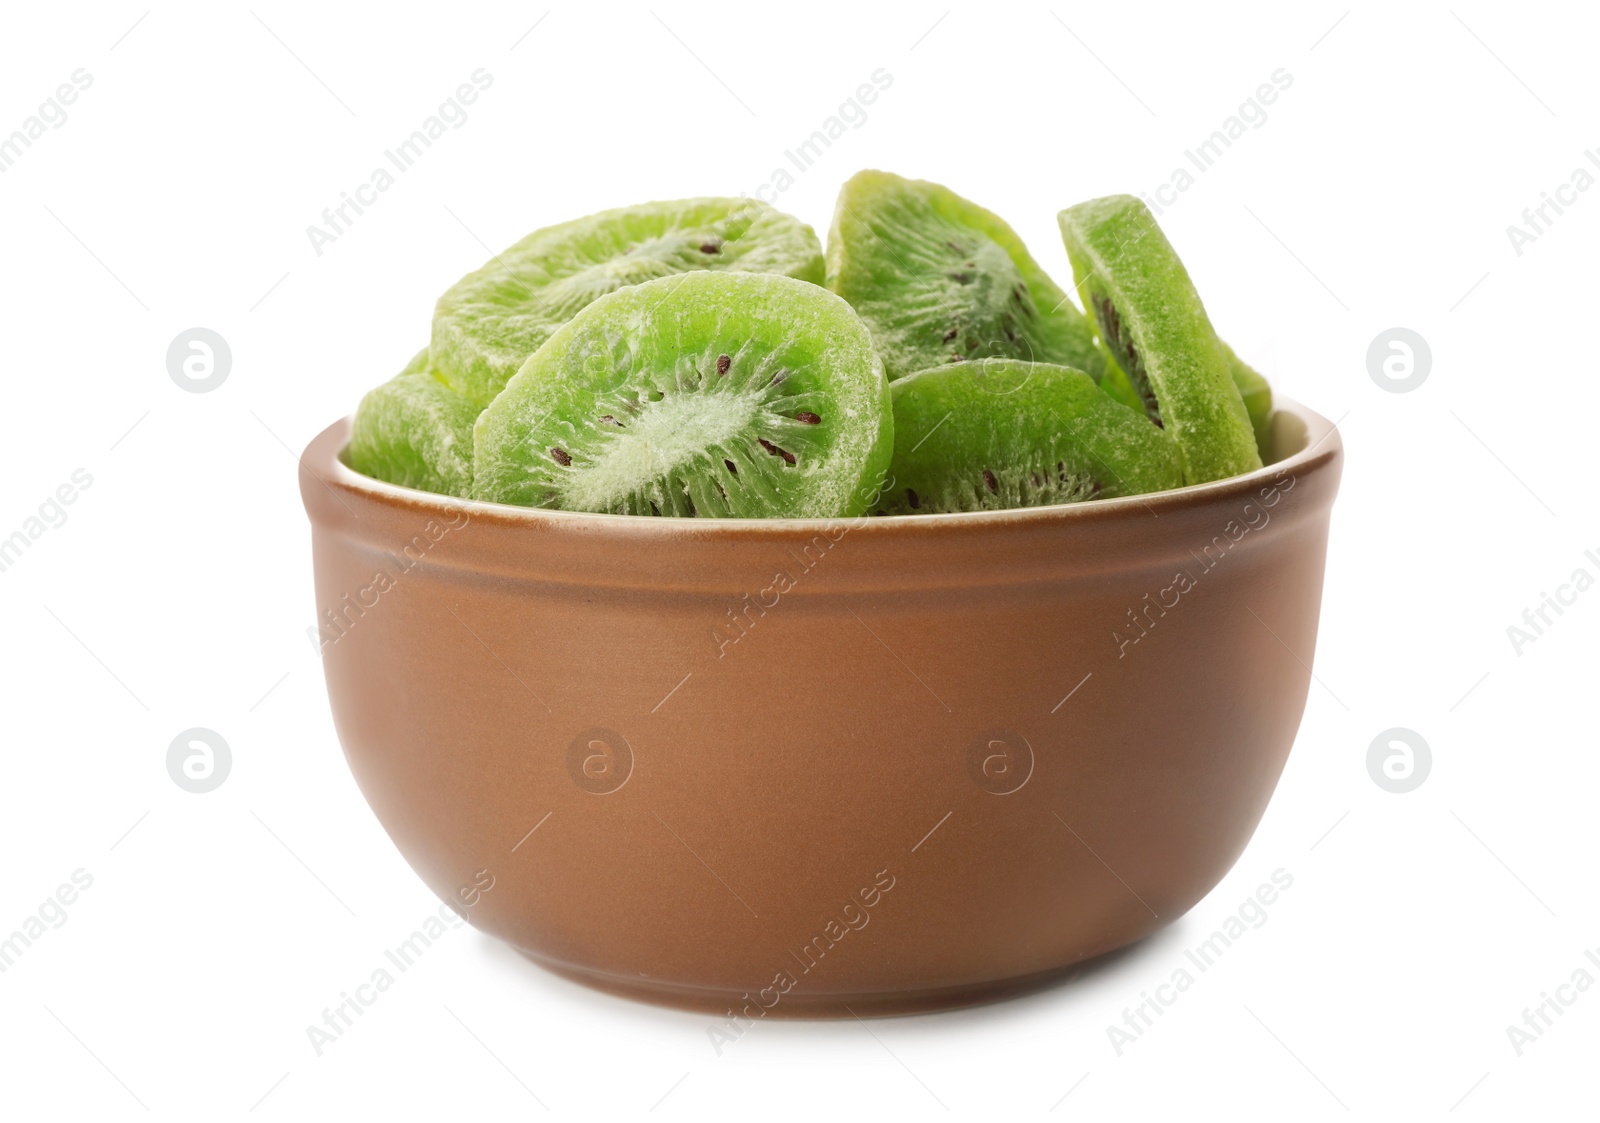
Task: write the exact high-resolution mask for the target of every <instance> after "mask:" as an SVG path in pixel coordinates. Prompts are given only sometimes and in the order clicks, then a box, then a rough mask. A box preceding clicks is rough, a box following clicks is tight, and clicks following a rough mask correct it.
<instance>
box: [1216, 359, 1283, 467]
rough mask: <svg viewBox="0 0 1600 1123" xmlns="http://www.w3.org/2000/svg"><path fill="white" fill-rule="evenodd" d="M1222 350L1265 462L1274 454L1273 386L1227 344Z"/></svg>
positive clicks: (1257, 449) (1257, 448) (1257, 447)
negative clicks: (1226, 356)
mask: <svg viewBox="0 0 1600 1123" xmlns="http://www.w3.org/2000/svg"><path fill="white" fill-rule="evenodd" d="M1222 349H1223V350H1224V351H1225V352H1227V355H1228V373H1229V374H1230V375H1232V376H1233V384H1234V385H1235V386H1237V387H1238V388H1239V396H1240V397H1241V398H1243V399H1244V410H1245V412H1246V413H1247V414H1249V415H1250V428H1251V429H1253V430H1254V431H1255V434H1256V451H1257V452H1259V453H1260V454H1261V459H1262V460H1263V461H1265V460H1266V459H1267V457H1268V456H1270V455H1272V437H1271V435H1270V434H1271V432H1272V384H1271V383H1269V382H1268V381H1267V379H1266V376H1265V375H1263V374H1262V373H1261V372H1260V371H1258V370H1256V369H1255V368H1254V367H1252V366H1251V365H1250V364H1249V363H1247V362H1245V361H1244V360H1243V359H1241V358H1240V357H1239V356H1238V355H1235V354H1234V353H1233V348H1232V347H1229V346H1228V345H1227V344H1226V343H1224V344H1223V345H1222Z"/></svg>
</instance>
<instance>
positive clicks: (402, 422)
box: [345, 349, 479, 497]
mask: <svg viewBox="0 0 1600 1123" xmlns="http://www.w3.org/2000/svg"><path fill="white" fill-rule="evenodd" d="M478 413H479V410H478V407H477V405H476V404H474V403H473V402H471V401H468V400H467V399H466V398H463V397H462V396H461V395H460V394H457V393H456V392H455V391H454V390H452V389H450V387H448V386H446V385H445V384H444V383H443V382H442V381H440V379H439V377H438V376H437V375H436V374H434V373H433V370H432V369H431V367H430V366H429V364H428V352H427V350H426V349H424V350H422V351H419V352H418V353H417V355H416V357H415V358H413V359H412V360H411V361H410V362H409V363H407V364H406V368H405V370H403V371H401V372H400V373H399V374H397V375H395V376H394V377H393V378H391V379H390V380H389V381H388V382H385V383H384V384H383V385H382V386H379V387H378V388H377V389H375V390H371V391H369V392H368V393H367V395H366V397H364V398H362V399H361V405H360V406H358V407H357V409H356V417H355V422H354V424H353V425H352V427H351V430H350V445H349V447H348V448H347V449H346V450H345V463H347V464H349V465H350V467H352V468H354V469H355V470H356V471H358V472H361V473H363V474H365V475H368V476H371V477H373V478H374V479H379V480H384V481H386V482H387V483H392V484H399V485H401V486H402V487H414V488H418V489H420V490H422V491H432V492H437V493H439V494H441V495H458V496H463V497H465V496H467V495H469V494H471V491H472V424H473V422H475V421H476V420H477V419H478Z"/></svg>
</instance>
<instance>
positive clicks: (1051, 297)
mask: <svg viewBox="0 0 1600 1123" xmlns="http://www.w3.org/2000/svg"><path fill="white" fill-rule="evenodd" d="M1058 219H1059V222H1060V226H1061V235H1062V238H1063V240H1064V241H1065V243H1066V250H1067V256H1068V258H1069V259H1070V261H1071V263H1072V271H1073V276H1074V280H1075V282H1076V287H1077V292H1078V298H1079V300H1080V301H1081V302H1082V306H1083V309H1084V311H1080V310H1079V308H1078V307H1077V305H1075V304H1074V303H1073V301H1072V298H1071V297H1070V296H1069V295H1068V294H1067V293H1066V292H1064V291H1062V289H1061V288H1059V287H1058V286H1057V285H1056V284H1055V282H1053V281H1052V280H1051V279H1050V277H1049V276H1048V275H1047V274H1046V273H1045V272H1044V270H1043V269H1042V268H1040V266H1039V264H1038V263H1037V262H1036V261H1034V259H1033V258H1032V257H1031V256H1030V255H1029V254H1028V251H1027V249H1026V248H1025V247H1024V246H1023V244H1022V241H1021V239H1019V238H1018V237H1017V235H1016V233H1015V232H1014V231H1013V230H1012V229H1011V227H1010V226H1008V225H1006V223H1005V221H1004V220H1002V219H1001V218H1000V217H999V216H997V215H995V214H993V213H991V212H989V211H987V210H984V209H983V208H982V207H979V206H977V205H976V204H974V203H971V202H968V201H967V200H966V199H963V198H961V197H960V196H959V195H956V194H955V193H954V192H952V191H949V190H948V189H946V188H944V187H941V186H939V185H938V184H934V183H927V182H923V181H921V180H910V179H902V178H900V177H899V176H895V175H890V174H888V173H886V172H877V171H864V172H861V173H860V174H858V175H856V176H855V177H854V178H852V179H851V180H850V181H849V182H847V183H846V184H845V185H844V188H843V189H842V190H841V191H840V193H839V200H838V204H837V206H836V208H835V211H834V217H833V226H832V228H831V229H830V231H829V232H828V247H827V254H826V257H824V255H823V252H822V247H821V245H820V244H819V242H818V240H817V236H816V233H815V232H814V231H813V230H812V229H811V227H809V226H806V225H805V224H803V223H801V222H800V221H799V220H797V219H795V218H792V217H790V216H789V215H786V214H784V213H782V212H781V211H777V210H775V209H773V208H772V207H770V206H767V205H766V204H764V203H760V202H756V201H753V200H750V199H733V198H726V199H719V198H709V199H686V200H682V201H679V202H671V203H648V204H644V205H642V206H637V207H625V208H621V209H617V210H610V211H603V212H601V213H599V214H596V215H591V216H589V217H588V218H581V219H577V220H575V221H572V222H567V223H563V224H561V225H559V226H552V227H548V228H546V229H544V230H539V231H536V232H534V233H533V234H530V235H529V236H528V237H526V238H524V239H523V240H522V241H520V242H518V243H517V244H516V245H514V246H512V247H511V248H510V249H508V250H506V251H505V252H504V253H502V254H499V255H497V256H496V257H494V258H493V259H492V260H490V261H489V262H487V263H485V265H484V266H483V267H482V268H481V269H479V270H477V271H476V272H474V273H470V274H468V275H467V276H466V277H463V278H462V279H461V280H460V281H458V282H457V283H456V284H455V285H454V286H453V287H452V288H451V289H450V290H449V291H448V292H446V293H445V294H444V295H443V296H442V297H440V298H439V302H438V305H437V307H436V309H435V311H434V318H433V332H432V338H431V341H430V343H429V345H428V347H427V348H426V349H425V350H423V351H421V352H419V353H418V354H417V355H416V357H414V358H413V359H412V360H411V362H410V363H408V364H407V365H406V367H405V369H404V370H402V371H401V372H400V373H399V374H398V375H396V376H395V377H394V378H393V379H391V380H390V381H388V382H386V383H384V384H383V385H382V386H379V387H378V388H377V389H375V390H373V391H371V392H370V393H369V394H367V396H366V397H365V398H364V399H362V402H361V405H360V408H359V409H358V410H357V411H356V417H355V423H354V428H353V432H352V435H351V441H350V445H349V448H348V449H347V450H346V453H345V459H346V462H347V463H348V464H349V465H350V466H351V467H352V468H354V469H356V470H357V471H359V472H363V473H365V474H367V475H369V476H373V477H375V478H377V479H380V480H384V481H387V482H389V483H393V484H399V485H402V486H405V487H411V488H417V489H420V490H423V491H432V492H439V493H442V494H446V495H454V496H460V497H463V498H469V499H477V500H484V501H490V502H497V503H511V504H517V505H521V506H525V507H551V508H561V509H565V510H571V511H592V512H599V513H609V514H621V515H646V516H662V515H665V516H674V517H701V518H707V517H718V518H831V517H841V516H853V515H860V514H869V513H870V514H884V515H919V514H933V513H941V512H951V511H986V510H999V509H1003V508H1008V507H1039V506H1046V505H1050V504H1057V503H1078V502H1085V501H1089V500H1095V499H1109V498H1116V497H1119V496H1129V495H1140V494H1144V493H1147V492H1153V491H1161V490H1165V489H1168V488H1174V487H1180V486H1182V485H1184V484H1197V483H1205V482H1207V481H1210V480H1217V479H1222V478H1225V477H1228V476H1233V475H1238V474H1239V473H1242V472H1249V471H1251V470H1253V469H1256V468H1259V467H1261V463H1262V450H1263V446H1264V442H1265V440H1266V433H1267V426H1268V421H1269V418H1270V416H1271V412H1272V391H1271V388H1270V387H1269V386H1268V384H1267V381H1266V379H1265V378H1263V377H1262V376H1261V375H1260V374H1258V373H1257V372H1256V371H1254V370H1252V369H1251V368H1250V367H1248V366H1246V365H1245V364H1244V363H1243V362H1242V361H1241V360H1240V359H1239V358H1238V356H1237V355H1235V354H1234V353H1233V351H1232V349H1231V348H1229V347H1228V345H1227V344H1225V343H1224V342H1222V340H1221V339H1219V338H1218V337H1217V334H1216V332H1215V331H1214V330H1213V329H1212V327H1211V322H1210V320H1209V319H1207V317H1206V312H1205V308H1204V307H1203V306H1202V305H1201V303H1200V297H1199V295H1198V294H1197V293H1196V292H1195V289H1194V285H1193V284H1192V282H1191V281H1190V279H1189V275H1188V273H1187V272H1186V271H1185V270H1184V267H1183V264H1182V262H1180V261H1179V260H1178V256H1177V254H1176V253H1175V252H1174V251H1173V249H1172V246H1171V244H1170V243H1169V242H1168V241H1167V239H1166V237H1165V235H1163V234H1162V232H1161V229H1160V228H1159V227H1158V226H1157V225H1156V222H1155V219H1154V218H1153V217H1152V216H1151V214H1150V212H1149V211H1148V210H1147V209H1146V207H1145V206H1144V204H1143V203H1141V202H1140V201H1139V200H1137V199H1135V198H1133V197H1132V196H1127V195H1116V196H1111V197H1108V198H1104V199H1095V200H1092V201H1090V202H1087V203H1080V204H1079V205H1077V206H1075V207H1069V208H1068V209H1066V210H1064V211H1062V212H1061V213H1060V215H1059V216H1058ZM1085 312H1086V313H1087V315H1086V314H1085Z"/></svg>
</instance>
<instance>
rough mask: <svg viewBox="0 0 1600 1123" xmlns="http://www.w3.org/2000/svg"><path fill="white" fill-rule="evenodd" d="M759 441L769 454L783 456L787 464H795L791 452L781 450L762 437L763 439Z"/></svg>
mask: <svg viewBox="0 0 1600 1123" xmlns="http://www.w3.org/2000/svg"><path fill="white" fill-rule="evenodd" d="M758 439H759V440H760V441H761V447H762V448H764V449H766V450H767V451H768V452H770V453H772V455H773V456H781V457H783V462H784V463H785V464H793V463H794V462H795V456H794V453H792V452H790V451H789V450H788V449H785V448H779V447H778V446H777V445H775V444H773V443H772V442H771V441H769V440H767V439H766V438H765V437H761V438H758Z"/></svg>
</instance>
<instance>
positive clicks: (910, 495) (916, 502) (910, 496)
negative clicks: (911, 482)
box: [906, 487, 922, 511]
mask: <svg viewBox="0 0 1600 1123" xmlns="http://www.w3.org/2000/svg"><path fill="white" fill-rule="evenodd" d="M906 502H907V503H909V504H911V509H912V510H913V511H915V510H916V509H917V508H918V507H920V506H922V500H921V499H918V498H917V493H916V492H914V491H912V490H911V489H910V488H909V487H908V488H906Z"/></svg>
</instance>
